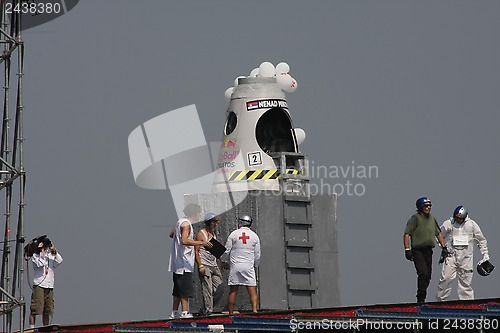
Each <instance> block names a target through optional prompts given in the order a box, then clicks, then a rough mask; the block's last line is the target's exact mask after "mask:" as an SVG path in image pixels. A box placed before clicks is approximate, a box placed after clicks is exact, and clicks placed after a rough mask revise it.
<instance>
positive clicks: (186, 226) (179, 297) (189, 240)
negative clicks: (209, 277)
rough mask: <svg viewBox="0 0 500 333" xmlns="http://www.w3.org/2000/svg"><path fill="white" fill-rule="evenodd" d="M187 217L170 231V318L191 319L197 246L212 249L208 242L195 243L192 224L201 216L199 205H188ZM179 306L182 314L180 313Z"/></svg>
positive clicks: (185, 212)
mask: <svg viewBox="0 0 500 333" xmlns="http://www.w3.org/2000/svg"><path fill="white" fill-rule="evenodd" d="M184 214H185V215H186V216H185V217H183V218H181V219H179V220H178V221H177V224H176V225H175V227H174V228H173V229H172V231H170V238H173V240H174V241H173V242H172V249H171V251H170V258H169V263H168V270H169V272H172V273H173V280H174V290H173V292H172V296H173V303H172V314H171V315H170V318H171V319H173V318H191V317H193V316H192V315H191V314H190V313H189V312H188V309H189V307H188V305H189V303H188V299H189V298H192V297H193V277H192V275H191V274H192V272H193V268H194V249H193V247H194V246H196V245H203V246H207V247H212V244H211V243H208V242H207V241H195V240H194V233H193V226H192V223H195V222H197V221H198V220H199V219H200V216H201V208H200V206H198V205H197V204H188V205H186V207H185V208H184ZM179 304H180V305H181V309H182V312H179V311H178V309H179Z"/></svg>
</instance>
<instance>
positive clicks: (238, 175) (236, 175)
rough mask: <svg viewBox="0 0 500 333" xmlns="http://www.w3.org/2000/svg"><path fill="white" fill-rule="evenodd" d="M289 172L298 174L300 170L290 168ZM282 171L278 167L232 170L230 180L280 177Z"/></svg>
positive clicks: (287, 171)
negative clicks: (272, 168) (271, 168)
mask: <svg viewBox="0 0 500 333" xmlns="http://www.w3.org/2000/svg"><path fill="white" fill-rule="evenodd" d="M286 173H287V174H291V175H298V174H299V170H295V169H288V170H286ZM280 176H281V172H280V171H279V170H277V169H274V170H244V171H232V172H230V173H229V178H228V180H229V181H232V182H237V181H240V180H268V179H280Z"/></svg>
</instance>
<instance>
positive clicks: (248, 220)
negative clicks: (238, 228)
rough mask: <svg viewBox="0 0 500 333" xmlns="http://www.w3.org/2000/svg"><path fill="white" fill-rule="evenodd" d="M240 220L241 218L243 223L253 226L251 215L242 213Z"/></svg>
mask: <svg viewBox="0 0 500 333" xmlns="http://www.w3.org/2000/svg"><path fill="white" fill-rule="evenodd" d="M238 220H240V221H241V222H242V224H243V225H248V226H251V225H252V222H253V221H252V218H251V217H250V216H249V215H240V217H239V218H238Z"/></svg>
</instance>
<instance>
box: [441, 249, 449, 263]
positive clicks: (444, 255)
mask: <svg viewBox="0 0 500 333" xmlns="http://www.w3.org/2000/svg"><path fill="white" fill-rule="evenodd" d="M450 255H451V252H450V251H449V250H448V248H447V247H446V246H445V247H443V248H442V249H441V257H440V258H439V263H440V264H442V263H444V261H445V260H446V258H447V257H449V256H450Z"/></svg>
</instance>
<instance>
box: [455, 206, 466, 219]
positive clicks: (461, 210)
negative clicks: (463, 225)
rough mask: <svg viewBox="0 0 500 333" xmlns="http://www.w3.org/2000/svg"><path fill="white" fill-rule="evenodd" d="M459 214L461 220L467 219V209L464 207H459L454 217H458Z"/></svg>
mask: <svg viewBox="0 0 500 333" xmlns="http://www.w3.org/2000/svg"><path fill="white" fill-rule="evenodd" d="M457 214H458V217H459V218H461V219H465V218H466V217H467V208H465V207H464V206H458V207H457V208H455V210H454V211H453V217H456V215H457Z"/></svg>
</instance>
